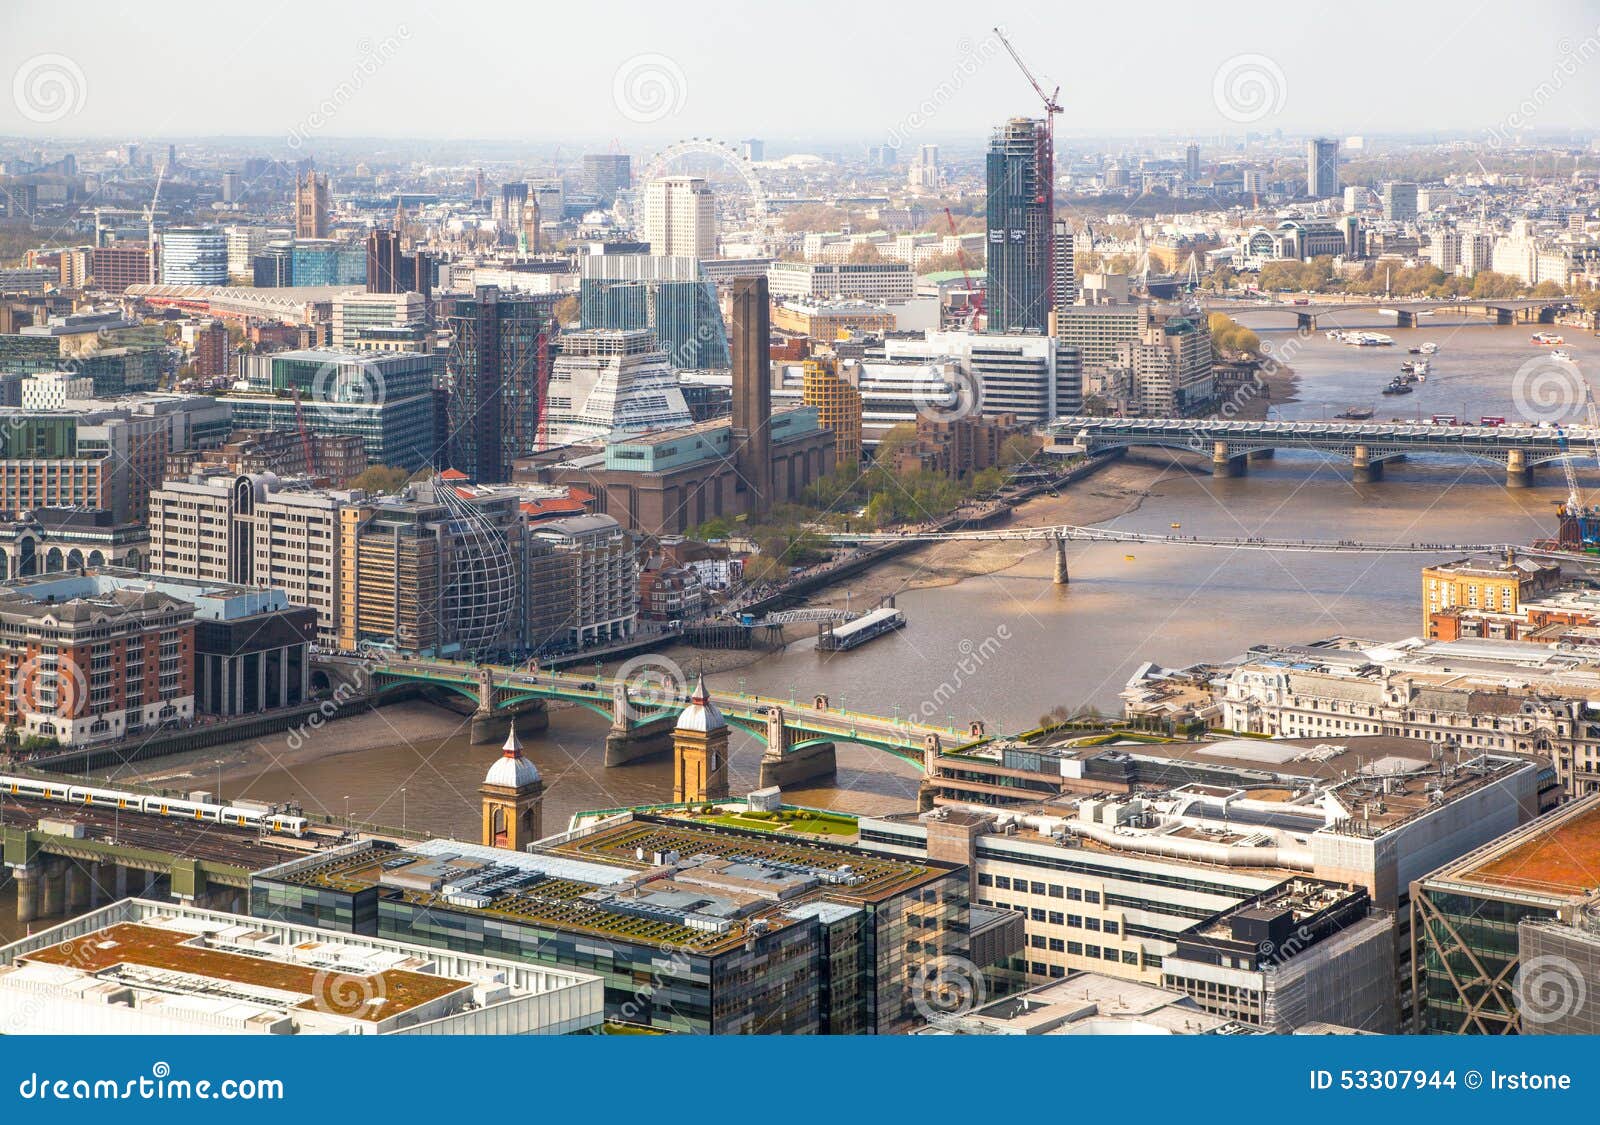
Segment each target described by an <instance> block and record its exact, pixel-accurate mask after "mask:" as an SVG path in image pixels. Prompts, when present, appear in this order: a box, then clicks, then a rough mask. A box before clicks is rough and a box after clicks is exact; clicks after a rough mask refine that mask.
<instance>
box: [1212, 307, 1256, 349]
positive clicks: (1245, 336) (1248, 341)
mask: <svg viewBox="0 0 1600 1125" xmlns="http://www.w3.org/2000/svg"><path fill="white" fill-rule="evenodd" d="M1206 327H1207V328H1209V329H1211V350H1212V351H1213V352H1214V353H1215V354H1217V355H1218V356H1222V357H1230V356H1247V357H1249V358H1251V359H1256V358H1259V357H1260V355H1261V337H1260V336H1257V335H1256V334H1255V333H1254V332H1252V331H1251V330H1250V329H1248V328H1246V327H1245V326H1244V325H1242V324H1240V323H1239V322H1238V321H1237V320H1234V319H1233V317H1231V316H1229V315H1228V314H1227V313H1212V314H1211V315H1210V316H1208V317H1207V318H1206Z"/></svg>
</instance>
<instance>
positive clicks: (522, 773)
mask: <svg viewBox="0 0 1600 1125" xmlns="http://www.w3.org/2000/svg"><path fill="white" fill-rule="evenodd" d="M541 780H542V779H541V778H540V776H539V767H538V766H536V765H534V764H533V763H532V762H530V761H528V759H527V758H524V757H523V756H522V743H521V742H520V741H518V739H517V724H516V723H512V724H511V732H510V733H509V734H507V735H506V745H505V753H503V754H501V755H500V757H498V758H496V759H495V763H494V765H492V766H490V767H489V772H488V774H487V775H485V776H484V779H483V783H484V784H485V785H498V786H500V787H501V788H503V789H522V788H525V787H527V786H529V785H537V784H538V783H539V782H540V781H541Z"/></svg>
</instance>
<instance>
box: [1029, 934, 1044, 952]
mask: <svg viewBox="0 0 1600 1125" xmlns="http://www.w3.org/2000/svg"><path fill="white" fill-rule="evenodd" d="M1028 944H1029V945H1031V946H1033V948H1035V949H1043V948H1044V938H1042V937H1040V936H1039V935H1038V934H1035V935H1034V936H1033V937H1031V938H1029V939H1028Z"/></svg>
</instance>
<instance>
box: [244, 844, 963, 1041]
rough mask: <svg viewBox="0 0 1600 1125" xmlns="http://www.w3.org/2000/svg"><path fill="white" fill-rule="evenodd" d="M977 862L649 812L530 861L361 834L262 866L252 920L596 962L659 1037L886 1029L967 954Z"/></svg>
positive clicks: (524, 856) (625, 1010) (615, 1007)
mask: <svg viewBox="0 0 1600 1125" xmlns="http://www.w3.org/2000/svg"><path fill="white" fill-rule="evenodd" d="M967 886H968V877H967V872H966V870H965V869H964V868H961V867H958V866H954V865H950V864H943V863H939V862H936V861H929V860H925V859H919V860H907V859H901V858H899V857H894V856H886V855H881V854H877V853H873V852H869V851H864V850H861V849H858V848H853V847H848V846H844V845H836V844H829V843H820V842H815V841H812V840H797V839H784V838H780V837H777V836H774V835H772V834H769V833H762V832H746V831H740V830H737V829H731V828H723V827H720V826H711V825H705V824H700V823H694V822H689V821H681V820H671V819H667V818H663V817H656V816H648V815H643V814H638V813H632V814H623V815H622V816H619V817H610V818H607V819H604V820H601V821H598V822H596V823H594V824H593V825H591V826H590V827H588V828H585V829H583V830H580V831H578V832H576V833H569V834H567V835H564V836H561V837H555V838H552V839H551V840H547V841H545V842H543V843H542V844H539V845H535V846H534V847H533V848H532V849H531V850H530V851H526V852H516V851H508V850H504V849H495V848H485V847H479V846H476V845H471V844H462V843H460V842H457V841H447V840H435V841H430V842H428V843H426V844H420V845H415V846H413V847H411V848H408V849H401V848H398V847H396V846H394V845H389V844H384V843H379V842H376V841H371V842H362V843H359V844H354V845H350V846H348V847H346V848H343V849H339V850H337V851H333V852H326V853H322V854H319V855H315V856H309V857H307V858H305V859H300V860H294V861H291V862H289V863H286V864H282V865H280V866H278V867H274V868H269V869H267V870H265V871H261V872H258V873H256V875H255V876H253V878H252V884H251V896H250V897H251V912H252V913H253V914H254V915H256V916H257V917H262V918H273V919H278V920H281V921H285V922H294V923H300V924H307V925H319V926H325V927H328V928H331V929H335V930H339V931H342V932H352V933H367V934H376V935H379V936H384V937H389V938H393V939H397V940H404V941H410V942H415V943H417V944H420V945H429V946H436V947H441V948H447V949H450V950H453V951H455V952H458V953H468V952H471V953H476V954H479V955H486V956H495V957H506V958H510V959H512V960H517V961H522V962H533V963H544V964H553V965H560V966H563V967H568V968H581V969H583V970H584V971H587V972H593V973H596V974H598V975H599V976H600V977H601V978H602V979H603V980H604V981H605V988H606V1015H607V1018H608V1019H610V1020H613V1021H618V1022H623V1023H629V1024H636V1025H639V1026H642V1027H649V1028H653V1029H656V1030H662V1031H677V1032H694V1033H715V1034H885V1033H893V1032H899V1031H904V1030H906V1029H908V1028H910V1027H911V1026H913V1025H915V1024H917V1023H920V1022H921V1018H920V1016H919V1014H918V1010H917V1006H916V998H917V997H918V996H919V995H920V993H919V989H920V988H922V987H924V986H925V984H926V979H927V976H928V967H929V966H930V965H935V964H937V963H939V962H940V959H941V958H948V957H957V956H960V957H964V956H966V955H967V954H968V952H969V950H968V930H969V928H970V916H969V907H968V891H967Z"/></svg>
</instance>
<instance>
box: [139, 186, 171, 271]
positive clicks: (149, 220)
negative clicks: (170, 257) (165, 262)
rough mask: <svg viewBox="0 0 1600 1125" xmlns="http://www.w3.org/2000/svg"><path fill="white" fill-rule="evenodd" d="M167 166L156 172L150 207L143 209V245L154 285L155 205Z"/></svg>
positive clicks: (159, 195) (159, 198)
mask: <svg viewBox="0 0 1600 1125" xmlns="http://www.w3.org/2000/svg"><path fill="white" fill-rule="evenodd" d="M166 175H167V166H166V165H165V164H163V165H161V167H160V168H158V169H157V170H156V190H155V194H154V195H152V196H151V197H150V206H148V207H146V208H145V209H144V223H145V231H146V233H145V245H146V249H147V250H148V251H149V254H150V278H149V281H150V284H151V285H154V284H155V283H156V204H157V203H158V202H160V200H161V181H162V180H163V179H165V178H166Z"/></svg>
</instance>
